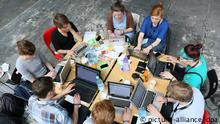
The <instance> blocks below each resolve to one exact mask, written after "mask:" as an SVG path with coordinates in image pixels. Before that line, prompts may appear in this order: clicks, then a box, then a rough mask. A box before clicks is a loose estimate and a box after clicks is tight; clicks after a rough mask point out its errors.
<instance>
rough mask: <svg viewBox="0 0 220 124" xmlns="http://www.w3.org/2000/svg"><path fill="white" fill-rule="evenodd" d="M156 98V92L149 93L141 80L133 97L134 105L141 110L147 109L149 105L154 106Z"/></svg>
mask: <svg viewBox="0 0 220 124" xmlns="http://www.w3.org/2000/svg"><path fill="white" fill-rule="evenodd" d="M155 96H156V93H155V92H152V91H148V90H147V89H146V88H145V87H144V84H143V82H142V81H141V80H138V82H137V84H136V86H135V88H134V92H133V94H132V96H131V101H132V103H133V104H134V105H135V106H136V107H137V108H138V109H139V108H141V107H144V108H145V109H146V107H147V106H148V105H149V104H152V103H153V101H154V98H155Z"/></svg>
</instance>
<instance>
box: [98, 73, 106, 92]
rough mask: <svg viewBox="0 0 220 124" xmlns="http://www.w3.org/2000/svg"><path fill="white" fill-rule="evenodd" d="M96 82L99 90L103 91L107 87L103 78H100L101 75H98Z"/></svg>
mask: <svg viewBox="0 0 220 124" xmlns="http://www.w3.org/2000/svg"><path fill="white" fill-rule="evenodd" d="M96 84H97V86H98V89H99V91H101V92H103V91H104V89H105V86H104V83H103V81H102V79H100V78H99V76H96Z"/></svg>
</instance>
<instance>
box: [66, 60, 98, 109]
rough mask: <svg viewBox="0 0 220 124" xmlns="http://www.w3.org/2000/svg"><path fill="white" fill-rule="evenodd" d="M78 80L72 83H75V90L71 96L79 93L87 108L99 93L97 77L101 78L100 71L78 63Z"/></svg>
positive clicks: (76, 74)
mask: <svg viewBox="0 0 220 124" xmlns="http://www.w3.org/2000/svg"><path fill="white" fill-rule="evenodd" d="M75 76H76V78H75V79H74V80H73V81H72V82H73V83H75V84H76V85H75V90H74V91H73V92H71V93H70V94H69V95H71V96H74V94H75V93H79V94H80V96H81V101H82V102H84V103H83V104H84V105H85V106H87V107H88V106H89V105H90V103H91V102H92V101H93V99H94V97H95V96H96V94H97V92H98V87H97V85H96V76H100V71H99V70H97V69H94V68H91V67H88V66H85V65H82V64H79V63H76V73H75Z"/></svg>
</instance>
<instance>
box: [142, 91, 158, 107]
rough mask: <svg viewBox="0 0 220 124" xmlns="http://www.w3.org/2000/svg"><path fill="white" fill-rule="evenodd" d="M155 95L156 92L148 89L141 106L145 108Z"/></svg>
mask: <svg viewBox="0 0 220 124" xmlns="http://www.w3.org/2000/svg"><path fill="white" fill-rule="evenodd" d="M155 95H156V93H154V92H152V91H148V92H147V95H146V96H145V99H144V103H143V105H142V106H143V107H145V108H146V107H147V106H148V105H149V104H152V103H153V101H154V98H155Z"/></svg>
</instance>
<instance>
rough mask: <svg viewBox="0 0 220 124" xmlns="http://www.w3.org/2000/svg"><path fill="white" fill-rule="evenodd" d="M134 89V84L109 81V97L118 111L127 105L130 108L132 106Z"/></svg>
mask: <svg viewBox="0 0 220 124" xmlns="http://www.w3.org/2000/svg"><path fill="white" fill-rule="evenodd" d="M132 90H133V86H132V85H129V84H122V83H116V82H111V81H109V82H108V95H107V99H109V100H111V102H112V103H113V105H114V107H115V109H116V111H118V112H122V111H123V110H124V108H125V107H128V108H130V106H131V102H130V97H131V94H132Z"/></svg>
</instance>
